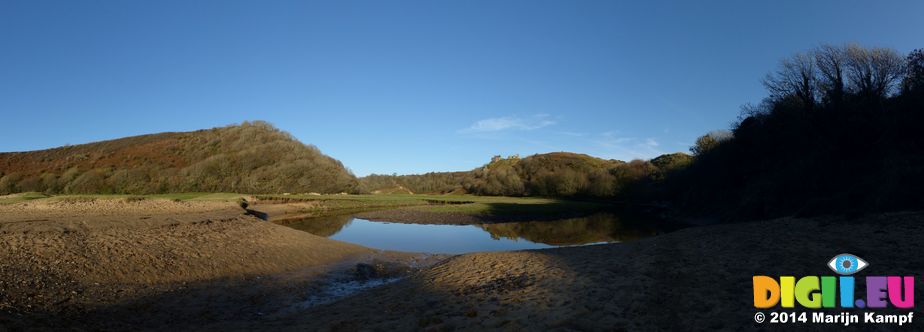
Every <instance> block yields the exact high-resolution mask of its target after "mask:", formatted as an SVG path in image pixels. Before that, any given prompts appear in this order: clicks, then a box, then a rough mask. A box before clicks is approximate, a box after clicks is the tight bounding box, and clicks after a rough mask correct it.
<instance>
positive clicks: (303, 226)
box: [285, 214, 353, 237]
mask: <svg viewBox="0 0 924 332" xmlns="http://www.w3.org/2000/svg"><path fill="white" fill-rule="evenodd" d="M352 220H353V215H350V214H346V215H339V216H329V217H319V218H307V219H302V220H297V221H293V222H286V223H285V225H286V226H288V227H292V228H294V229H297V230H300V231H305V232H308V233H311V234H314V235H317V236H324V237H330V236H333V235H334V234H337V233H338V232H340V230H342V229H343V228H344V227H346V226H347V225H349V224H350V221H352Z"/></svg>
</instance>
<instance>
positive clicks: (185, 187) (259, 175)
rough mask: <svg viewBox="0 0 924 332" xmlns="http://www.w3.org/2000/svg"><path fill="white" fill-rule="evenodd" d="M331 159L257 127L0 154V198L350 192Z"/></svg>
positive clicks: (348, 178)
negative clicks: (15, 195)
mask: <svg viewBox="0 0 924 332" xmlns="http://www.w3.org/2000/svg"><path fill="white" fill-rule="evenodd" d="M357 186H358V182H357V180H356V178H355V177H354V176H353V174H352V173H351V172H350V171H349V170H347V169H346V168H345V167H344V166H343V164H341V163H340V162H339V161H337V160H336V159H333V158H331V157H328V156H326V155H324V154H322V153H321V152H320V151H319V150H318V149H317V148H316V147H314V146H311V145H305V144H302V143H301V142H299V141H298V140H296V139H295V138H293V137H292V136H291V135H289V134H288V133H285V132H283V131H280V130H279V129H276V128H274V127H273V126H272V125H270V124H268V123H266V122H262V121H256V122H244V123H242V124H240V125H233V126H227V127H220V128H213V129H205V130H197V131H192V132H170V133H159V134H151V135H141V136H133V137H126V138H120V139H115V140H109V141H102V142H95V143H89V144H81V145H73V146H64V147H59V148H54V149H48V150H41V151H29V152H8V153H0V194H6V193H12V192H27V191H40V192H46V193H125V194H150V193H165V192H190V191H205V192H242V193H282V192H292V193H304V192H318V193H337V192H352V191H355V190H356V189H357Z"/></svg>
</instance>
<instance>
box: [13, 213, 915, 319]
mask: <svg viewBox="0 0 924 332" xmlns="http://www.w3.org/2000/svg"><path fill="white" fill-rule="evenodd" d="M100 204H102V205H101V206H103V208H101V209H99V210H100V211H102V212H100V213H99V215H93V214H92V211H91V210H87V209H78V210H79V211H80V212H79V213H76V214H75V213H72V212H73V211H71V210H68V209H58V210H56V212H54V213H48V212H47V211H39V210H36V209H32V208H28V207H25V208H24V207H17V209H18V210H15V212H10V211H12V210H9V211H3V217H2V219H0V238H2V241H0V280H2V284H0V327H3V328H10V329H14V330H15V329H21V328H27V327H40V328H41V327H45V328H47V327H62V326H66V327H71V328H75V329H78V330H80V329H88V330H98V329H102V330H189V329H195V330H225V331H231V330H272V331H276V330H298V331H305V330H322V331H324V330H332V331H352V330H373V331H374V330H380V331H396V330H432V331H444V330H445V331H450V330H510V331H521V330H541V331H546V330H553V331H554V330H562V331H565V330H578V331H611V330H617V331H618V330H627V331H636V330H665V331H678V330H727V331H740V330H748V329H753V328H757V327H759V326H758V325H757V324H756V323H754V322H753V315H754V313H755V312H756V310H755V309H754V308H753V306H752V303H751V292H752V290H751V284H750V282H751V277H752V276H754V275H770V276H781V275H795V276H805V275H832V274H833V273H832V272H831V271H830V270H828V268H827V266H826V265H825V264H826V263H827V261H828V260H829V259H830V258H831V257H833V256H834V255H837V254H840V253H844V252H849V253H852V254H856V255H858V256H860V257H862V258H864V259H865V260H867V261H868V262H869V263H870V266H869V267H868V268H867V269H866V270H865V271H864V272H862V273H861V274H869V275H918V276H920V274H921V271H924V257H922V256H921V255H920V253H921V252H922V244H921V239H924V213H920V212H914V213H896V214H888V215H879V216H867V217H854V218H840V217H831V218H813V219H792V218H787V219H778V220H769V221H758V222H748V223H738V224H728V225H717V226H703V227H695V228H687V229H683V230H680V231H677V232H673V233H669V234H665V235H661V236H657V237H653V238H648V239H644V240H639V241H634V242H628V243H621V244H607V245H595V246H585V247H570V248H558V249H548V250H531V251H518V252H499V253H475V254H466V255H460V256H454V257H452V258H448V259H445V260H443V259H444V257H433V256H425V255H415V254H402V253H382V252H377V251H373V250H371V249H367V248H363V247H360V246H356V245H351V244H346V243H342V242H337V241H332V240H328V239H324V238H321V237H317V236H313V235H311V234H308V233H304V232H300V231H296V230H292V229H288V228H286V227H283V226H279V225H275V224H272V223H268V222H263V221H261V220H259V219H257V218H255V217H253V216H250V215H244V214H243V211H242V210H241V209H240V208H237V207H235V206H233V205H231V206H228V205H225V206H219V205H214V204H217V203H209V204H205V203H203V205H202V206H198V207H189V206H183V207H177V209H184V210H182V211H183V213H181V214H177V213H174V212H171V211H170V209H169V208H167V209H165V210H162V211H161V212H160V213H155V212H156V211H152V210H149V209H150V208H149V207H138V206H135V207H132V206H122V205H124V204H130V203H127V202H121V203H119V202H108V203H100ZM161 204H168V203H164V202H161ZM221 204H225V203H221ZM185 209H189V210H185ZM69 211H70V212H69ZM106 211H116V212H118V211H123V212H119V213H113V214H109V213H108V212H106ZM124 211H134V212H131V213H128V212H124ZM45 215H54V217H43V216H45ZM179 215H182V217H179ZM440 260H443V261H442V262H441V263H438V264H436V265H432V266H430V264H432V263H433V262H436V261H440ZM357 263H371V265H370V266H378V267H377V268H375V269H372V268H369V269H372V271H380V272H381V273H379V274H381V275H379V276H375V277H382V276H383V277H385V279H382V280H386V279H387V280H389V281H393V280H394V279H396V278H398V277H401V276H405V277H404V279H401V280H398V281H396V282H393V283H390V284H385V285H383V286H380V287H377V288H373V289H371V290H368V291H365V292H361V293H357V294H354V295H352V296H348V297H345V298H342V299H339V300H336V301H333V302H330V303H327V304H320V305H315V306H307V305H304V304H305V303H306V302H307V301H309V300H312V299H314V297H313V296H315V295H317V294H324V293H325V292H329V290H330V289H332V288H331V285H340V284H350V283H353V282H355V281H356V280H358V279H363V278H366V277H368V276H369V273H368V271H367V268H362V269H359V268H356V266H357V265H356V264H357ZM394 271H398V272H394ZM372 274H376V272H373V273H372ZM916 297H917V298H921V287H917V289H916ZM322 302H323V301H322ZM884 312H888V310H886V311H884ZM916 316H917V317H924V315H922V314H921V313H920V312H919V313H916ZM917 325H920V323H917V324H915V326H917ZM784 327H786V326H777V328H784ZM3 328H0V330H2V329H3ZM826 328H829V329H837V328H838V326H828V327H826ZM874 328H881V329H883V330H892V329H893V328H894V326H889V325H883V326H862V329H864V330H869V329H874Z"/></svg>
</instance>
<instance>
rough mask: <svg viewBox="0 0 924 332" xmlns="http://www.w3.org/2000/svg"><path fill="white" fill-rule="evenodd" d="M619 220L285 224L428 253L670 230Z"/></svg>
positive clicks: (603, 216) (341, 219) (611, 216)
mask: <svg viewBox="0 0 924 332" xmlns="http://www.w3.org/2000/svg"><path fill="white" fill-rule="evenodd" d="M621 215H622V214H620V215H617V214H616V213H612V212H603V213H596V214H593V215H589V216H585V217H579V218H569V219H561V220H553V221H528V222H508V223H497V224H482V225H463V226H459V225H424V224H405V223H387V222H375V221H368V220H363V219H357V218H354V217H353V216H351V215H342V216H331V217H322V218H310V219H304V220H299V221H295V222H289V223H286V224H285V225H286V226H289V227H292V228H295V229H298V230H303V231H306V232H309V233H312V234H315V235H319V236H324V237H329V238H332V239H335V240H340V241H346V242H352V243H356V244H359V245H363V246H367V247H370V248H377V249H386V250H400V251H416V252H434V253H465V252H475V251H499V250H520V249H539V248H550V247H558V246H572V245H582V244H588V243H601V242H624V241H630V240H635V239H640V238H644V237H649V236H653V235H657V234H659V233H663V232H665V231H668V230H670V228H669V227H668V226H667V225H666V224H664V223H661V222H657V221H652V220H651V219H648V220H644V219H633V218H620V216H621ZM636 220H638V221H636Z"/></svg>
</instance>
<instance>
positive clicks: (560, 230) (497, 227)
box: [479, 212, 660, 245]
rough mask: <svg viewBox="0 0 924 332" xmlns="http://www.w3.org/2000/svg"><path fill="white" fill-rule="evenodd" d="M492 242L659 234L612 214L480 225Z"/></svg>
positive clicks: (631, 237)
mask: <svg viewBox="0 0 924 332" xmlns="http://www.w3.org/2000/svg"><path fill="white" fill-rule="evenodd" d="M479 227H481V228H482V229H484V230H485V231H487V232H488V233H491V237H492V238H494V239H495V240H498V239H500V238H508V239H511V240H516V239H518V238H523V239H526V240H529V241H532V242H539V243H545V244H549V245H577V244H585V243H593V242H612V241H628V240H635V239H639V238H643V237H648V236H652V235H655V234H658V233H660V232H659V231H658V229H657V228H655V227H654V226H653V225H651V224H642V223H634V222H625V221H623V220H620V218H619V217H617V216H616V215H615V214H613V213H608V212H603V213H597V214H592V215H589V216H586V217H580V218H570V219H561V220H554V221H528V222H508V223H499V224H485V225H479Z"/></svg>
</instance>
